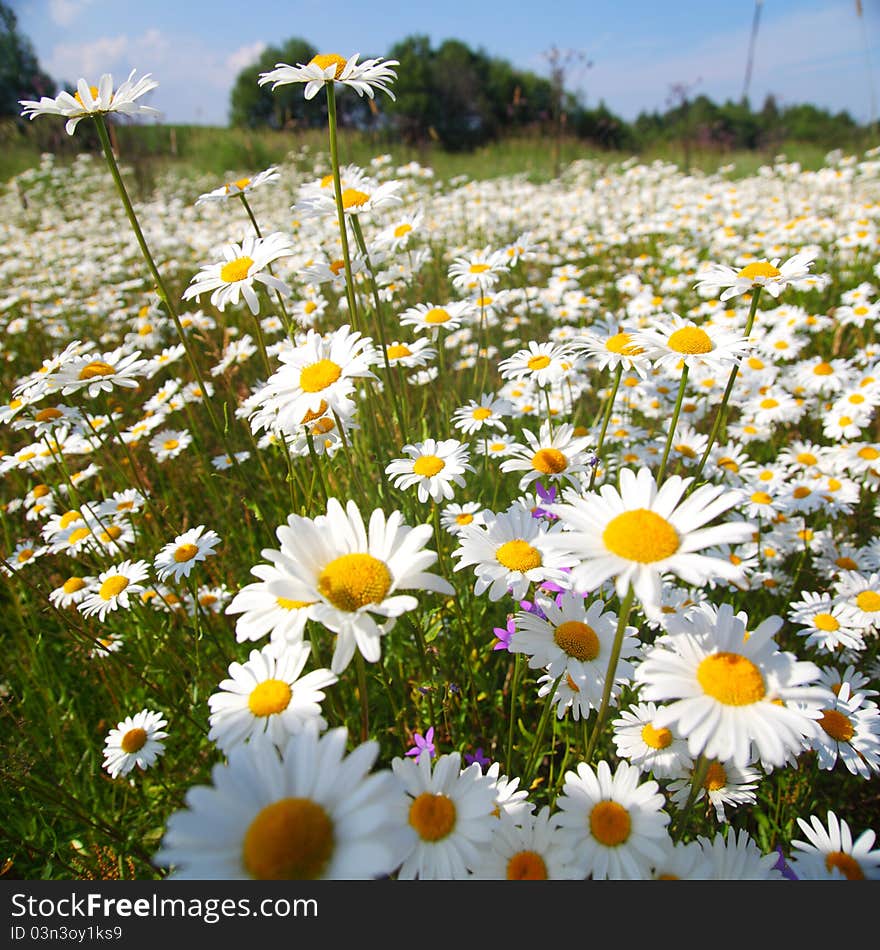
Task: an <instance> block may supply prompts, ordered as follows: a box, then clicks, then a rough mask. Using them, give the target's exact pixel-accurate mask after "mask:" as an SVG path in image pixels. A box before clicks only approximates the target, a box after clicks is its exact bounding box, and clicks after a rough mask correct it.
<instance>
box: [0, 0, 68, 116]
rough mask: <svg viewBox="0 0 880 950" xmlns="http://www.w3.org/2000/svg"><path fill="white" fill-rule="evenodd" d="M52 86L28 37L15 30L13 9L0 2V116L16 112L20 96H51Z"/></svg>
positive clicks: (23, 97) (54, 88) (53, 91)
mask: <svg viewBox="0 0 880 950" xmlns="http://www.w3.org/2000/svg"><path fill="white" fill-rule="evenodd" d="M56 89H57V86H56V84H55V82H54V81H53V80H52V78H51V77H50V76H49V75H48V74H47V73H45V72H44V71H43V69H42V68H41V67H40V64H39V62H38V60H37V55H36V53H35V52H34V48H33V46H32V45H31V41H30V40H29V39H28V38H27V37H26V36H23V35H22V34H21V33H20V32H19V29H18V18H17V17H16V15H15V13H14V12H13V11H12V9H11V8H10V7H9V6H7V4H5V3H0V116H18V115H20V114H21V106H20V105H19V100H20V99H39V98H40V96H54V95H55V92H56Z"/></svg>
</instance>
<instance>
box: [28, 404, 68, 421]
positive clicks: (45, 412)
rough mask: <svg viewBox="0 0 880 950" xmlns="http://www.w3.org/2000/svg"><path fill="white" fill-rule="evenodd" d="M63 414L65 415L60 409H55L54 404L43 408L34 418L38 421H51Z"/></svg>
mask: <svg viewBox="0 0 880 950" xmlns="http://www.w3.org/2000/svg"><path fill="white" fill-rule="evenodd" d="M61 415H63V413H62V412H61V410H60V409H55V408H54V407H53V406H50V407H49V408H48V409H41V410H40V411H39V412H38V413H37V414H36V415H35V416H34V418H35V419H36V420H37V422H51V421H52V420H53V419H57V418H58V417H59V416H61Z"/></svg>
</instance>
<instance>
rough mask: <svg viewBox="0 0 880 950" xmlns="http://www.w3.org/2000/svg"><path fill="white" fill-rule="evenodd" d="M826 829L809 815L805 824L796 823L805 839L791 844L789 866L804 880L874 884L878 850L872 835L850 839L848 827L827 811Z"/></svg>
mask: <svg viewBox="0 0 880 950" xmlns="http://www.w3.org/2000/svg"><path fill="white" fill-rule="evenodd" d="M826 821H827V828H826V826H825V825H823V824H822V821H821V819H819V818H818V816H816V815H811V816H810V820H809V822H806V821H804V819H803V818H798V820H797V823H798V825H799V826H800V829H801V831H802V832H803V833H804V835H806V838H807V840H806V841H804V840H801V839H800V838H795V839H794V840H792V842H791V845H792V848H794V849H795V850H794V851H793V852H792V856H791V859H790V860H791V865H792V868H793V870H794V872H795V874H797V876H798V879H799V880H804V881H840V880H847V881H865V880H869V881H876V880H878V879H880V850H878V849H875V848H874V841H875V840H876V835H875V833H874V832H873V831H872V830H871V829H867V830H865V831H863V832H862V833H861V834H860V835H859V836H858V838H856V839H855V840H853V833H852V831H850V827H849V824H847V822H846V821H845V820H844V819H843V818H838V817H837V815H836V814H835V813H834V812H833V811H831V810H830V809H829V810H828V812H827V816H826Z"/></svg>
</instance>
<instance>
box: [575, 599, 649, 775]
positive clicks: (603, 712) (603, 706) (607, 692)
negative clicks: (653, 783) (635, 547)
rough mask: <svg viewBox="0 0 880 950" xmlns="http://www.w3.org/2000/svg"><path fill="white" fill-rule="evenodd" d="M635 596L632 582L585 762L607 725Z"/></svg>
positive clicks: (622, 613)
mask: <svg viewBox="0 0 880 950" xmlns="http://www.w3.org/2000/svg"><path fill="white" fill-rule="evenodd" d="M635 596H636V592H635V591H634V590H633V586H632V584H630V585H629V588H628V589H627V592H626V595H625V596H624V598H623V603H621V605H620V616H619V617H618V618H617V630H616V632H615V634H614V643H613V644H612V646H611V656H610V657H609V658H608V669H607V670H606V671H605V685H604V686H603V688H602V700H601V702H600V703H599V709H598V711H597V713H596V724H595V725H594V726H593V733H592V735H591V736H590V741H589V744H588V745H587V748H586V750H585V751H584V761H585V762H589V761H590V759H591V758H592V757H593V752H595V750H596V744H597V743H598V741H599V736H600V735H601V734H602V729H603V728H604V726H605V717H606V716H607V715H608V704H609V703H610V701H611V689H612V687H613V686H614V675H615V673H616V672H617V661H618V660H619V659H620V650H621V647H622V646H623V637H624V634H625V633H626V625H627V623H628V621H629V615H630V612H631V611H632V606H633V601H634V600H635Z"/></svg>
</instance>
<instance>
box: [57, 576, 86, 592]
mask: <svg viewBox="0 0 880 950" xmlns="http://www.w3.org/2000/svg"><path fill="white" fill-rule="evenodd" d="M85 586H86V582H85V581H84V580H83V579H82V578H81V577H68V578H67V580H66V581H65V582H64V586H63V588H62V589H63V590H64V593H65V594H75V593H76V592H77V591H78V590H82V589H83V587H85Z"/></svg>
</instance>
